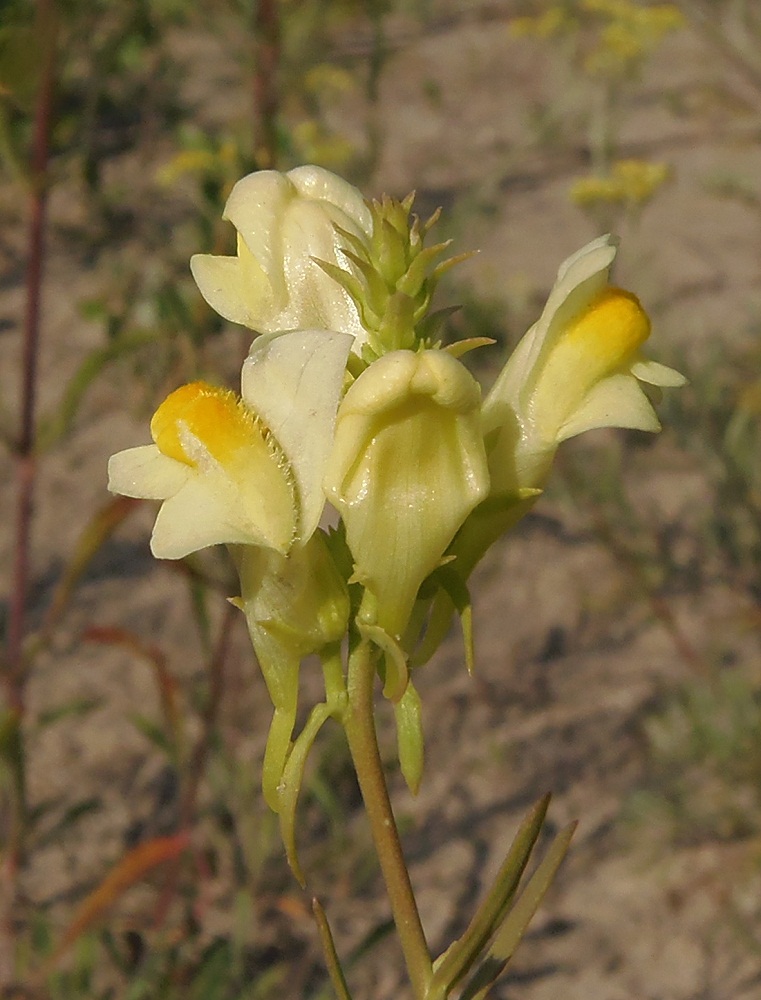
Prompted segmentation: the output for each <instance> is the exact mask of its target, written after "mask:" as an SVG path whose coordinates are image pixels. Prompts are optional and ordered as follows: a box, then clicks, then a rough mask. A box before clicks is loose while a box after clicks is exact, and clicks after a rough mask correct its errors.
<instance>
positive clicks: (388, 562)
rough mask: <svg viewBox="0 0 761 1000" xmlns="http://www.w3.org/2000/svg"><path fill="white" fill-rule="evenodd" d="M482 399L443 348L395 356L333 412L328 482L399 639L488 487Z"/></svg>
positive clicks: (363, 574) (385, 624) (384, 620)
mask: <svg viewBox="0 0 761 1000" xmlns="http://www.w3.org/2000/svg"><path fill="white" fill-rule="evenodd" d="M480 401H481V392H480V388H479V386H478V383H477V382H476V381H475V380H474V379H473V377H472V376H471V375H470V374H469V372H468V371H467V369H466V368H465V367H464V366H463V365H462V364H461V363H460V362H459V361H457V360H456V359H455V358H453V357H452V356H451V355H450V354H448V353H447V352H446V351H442V350H427V351H420V352H414V351H408V350H402V351H393V352H391V353H389V354H386V355H384V356H383V357H381V358H380V359H378V360H377V361H375V362H374V363H373V364H371V365H370V366H369V367H368V368H367V369H366V370H365V371H364V372H363V373H362V374H361V375H360V376H359V378H358V379H357V380H356V382H355V383H354V384H353V385H352V386H351V387H350V389H349V391H348V392H347V394H346V396H345V397H344V400H343V402H342V403H341V406H340V408H339V411H338V417H337V420H336V437H335V444H334V447H333V452H332V456H331V458H330V461H329V465H328V472H327V475H326V479H325V483H326V489H327V493H328V498H329V500H330V501H331V503H332V504H333V505H334V506H335V507H336V508H337V509H338V510H339V511H340V513H341V516H342V518H343V521H344V524H345V526H346V537H347V541H348V544H349V548H350V549H351V552H352V556H353V558H354V564H355V576H356V578H357V579H358V580H359V581H360V582H361V583H362V584H363V585H364V586H365V587H366V588H367V590H368V591H369V592H370V593H371V594H372V595H373V597H374V598H375V601H376V603H377V618H376V622H374V624H376V623H377V624H378V625H380V626H381V628H383V629H385V630H386V632H387V633H388V634H389V635H391V636H393V637H399V635H400V634H401V632H402V630H403V629H404V627H405V625H406V624H407V620H408V618H409V614H410V610H411V608H412V605H413V603H414V601H415V595H416V594H417V591H418V588H419V587H420V584H421V583H422V581H423V580H424V579H425V577H426V576H428V574H429V573H431V572H432V571H433V570H434V569H435V568H436V566H437V565H438V564H439V562H440V560H441V557H442V554H443V553H444V550H445V549H446V547H447V545H448V544H449V543H450V541H451V540H452V537H453V535H454V533H455V532H456V531H457V529H458V528H459V526H460V525H461V524H462V522H463V521H464V520H465V518H466V517H467V516H468V514H469V513H470V512H471V511H472V510H473V508H474V507H475V506H476V504H477V503H479V501H480V500H482V499H483V498H484V497H485V496H486V494H487V493H488V489H489V476H488V472H487V467H486V455H485V452H484V446H483V440H482V437H481V430H480V423H479V407H480Z"/></svg>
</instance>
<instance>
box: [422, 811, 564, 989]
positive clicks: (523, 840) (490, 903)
mask: <svg viewBox="0 0 761 1000" xmlns="http://www.w3.org/2000/svg"><path fill="white" fill-rule="evenodd" d="M549 804H550V796H549V794H548V795H545V796H543V797H542V798H541V799H539V801H538V802H537V803H536V805H534V807H533V808H532V809H531V811H530V812H529V814H528V815H527V816H526V818H525V819H524V820H523V822H522V823H521V825H520V828H519V829H518V832H517V833H516V835H515V837H514V839H513V842H512V844H511V845H510V850H509V851H508V852H507V856H506V858H505V860H504V861H503V862H502V867H501V868H500V870H499V872H498V874H497V877H496V879H495V881H494V885H493V886H492V888H491V889H490V890H489V893H488V895H487V896H486V898H485V899H484V900H483V902H482V903H481V905H480V906H479V907H478V909H477V910H476V912H475V913H474V914H473V918H472V920H471V921H470V924H469V925H468V927H467V929H466V931H465V933H464V934H463V935H462V936H461V937H459V938H458V939H457V940H456V941H455V942H454V943H453V944H451V945H450V946H449V948H447V950H446V951H445V952H444V954H443V955H441V956H440V957H439V959H438V960H437V962H436V963H435V966H434V974H433V979H432V980H431V989H430V996H431V998H432V1000H433V998H438V997H446V996H448V994H449V991H450V990H451V989H452V987H453V986H454V985H455V984H456V983H458V982H459V981H460V980H461V979H462V978H463V977H464V976H465V975H467V973H468V972H469V970H470V969H471V968H472V967H473V966H474V965H475V963H476V962H477V961H478V959H479V957H480V955H481V954H482V952H483V951H484V949H485V948H486V946H487V945H488V944H489V942H490V941H491V939H492V938H493V937H494V935H495V934H496V932H497V930H498V928H499V926H500V923H501V921H502V919H503V918H504V915H505V913H506V912H507V909H508V908H509V906H510V902H511V901H512V899H513V897H514V896H515V893H516V891H517V889H518V883H519V882H520V880H521V877H522V875H523V872H524V870H525V868H526V865H527V864H528V861H529V858H530V857H531V852H532V850H533V849H534V845H535V844H536V841H537V839H538V837H539V834H540V833H541V830H542V824H543V823H544V818H545V816H546V815H547V809H548V807H549Z"/></svg>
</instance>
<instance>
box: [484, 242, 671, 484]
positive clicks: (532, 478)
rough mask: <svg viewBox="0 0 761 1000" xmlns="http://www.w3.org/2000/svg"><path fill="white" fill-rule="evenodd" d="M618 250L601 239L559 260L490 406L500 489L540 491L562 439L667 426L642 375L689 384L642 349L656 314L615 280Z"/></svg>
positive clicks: (488, 424)
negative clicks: (650, 314) (649, 313)
mask: <svg viewBox="0 0 761 1000" xmlns="http://www.w3.org/2000/svg"><path fill="white" fill-rule="evenodd" d="M616 246H617V244H616V241H615V239H614V238H613V237H611V236H602V237H600V238H599V239H597V240H594V241H593V242H591V243H589V244H588V245H587V246H585V247H584V248H583V249H581V250H579V251H578V253H575V254H574V255H573V256H572V257H569V258H568V260H566V261H565V263H564V264H562V265H561V267H560V270H559V271H558V277H557V281H556V282H555V285H554V287H553V289H552V291H551V293H550V296H549V299H548V300H547V305H546V306H545V308H544V311H543V312H542V315H541V317H540V318H539V320H538V322H537V323H536V324H535V325H534V326H533V327H532V328H531V329H530V330H529V331H528V333H527V334H526V335H525V337H524V338H523V340H522V341H521V342H520V343H519V344H518V347H517V348H516V350H515V352H514V353H513V355H512V356H511V357H510V359H509V360H508V362H507V364H506V365H505V367H504V369H503V370H502V372H501V374H500V375H499V377H498V378H497V381H496V383H495V385H494V387H493V388H492V390H491V392H490V393H489V395H488V396H487V398H486V400H485V402H484V407H483V420H484V433H485V434H486V437H487V450H488V452H489V468H490V471H491V476H492V495H495V494H505V493H516V492H518V491H519V490H521V489H526V488H528V489H532V488H536V487H540V486H541V485H542V484H543V482H544V478H545V476H546V473H547V471H548V470H549V466H550V463H551V461H552V457H553V455H554V453H555V450H556V448H557V446H558V445H559V444H560V442H561V441H565V440H566V439H567V438H570V437H573V436H574V435H576V434H581V433H582V432H583V431H587V430H592V429H594V428H597V427H631V428H638V429H640V430H645V431H657V430H660V424H659V422H658V418H657V417H656V415H655V411H654V410H653V407H652V405H651V403H650V401H649V400H648V398H647V396H646V395H645V393H644V392H643V390H642V387H641V385H640V381H641V382H649V383H650V384H651V385H656V386H677V385H682V384H683V383H684V381H685V380H684V378H683V376H682V375H680V374H679V373H678V372H676V371H674V370H673V369H671V368H667V367H665V366H664V365H661V364H658V363H657V362H655V361H650V360H648V359H647V358H645V357H644V355H643V354H642V351H641V348H642V345H643V344H644V342H645V341H646V340H647V338H648V336H649V335H650V320H649V319H648V317H647V314H646V313H645V311H644V309H643V308H642V306H641V305H640V303H639V301H638V300H637V298H636V297H635V296H634V295H632V294H631V293H630V292H626V291H624V290H622V289H619V288H615V287H613V286H611V285H610V284H609V275H610V268H611V265H612V264H613V260H614V258H615V255H616Z"/></svg>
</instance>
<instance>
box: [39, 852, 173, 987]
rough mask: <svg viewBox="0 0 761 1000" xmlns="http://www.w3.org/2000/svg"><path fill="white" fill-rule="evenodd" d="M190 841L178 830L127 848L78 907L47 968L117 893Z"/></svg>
mask: <svg viewBox="0 0 761 1000" xmlns="http://www.w3.org/2000/svg"><path fill="white" fill-rule="evenodd" d="M189 842H190V838H189V836H188V834H187V833H177V834H174V835H173V836H171V837H156V838H155V839H153V840H148V841H146V842H145V843H143V844H138V846H137V847H135V848H133V849H132V850H131V851H128V852H127V854H125V855H124V857H123V858H122V859H121V861H119V862H117V864H116V865H115V866H114V868H112V869H111V871H110V872H109V873H108V875H106V877H105V878H104V879H103V881H102V882H101V883H100V885H99V886H98V887H97V888H96V889H94V890H93V892H91V893H90V895H89V896H88V897H87V898H86V899H85V900H84V902H83V903H82V905H81V906H80V907H79V910H78V911H77V912H76V913H75V915H74V918H73V920H72V921H71V923H70V924H69V926H68V927H67V928H66V930H65V932H64V934H63V937H62V938H61V940H60V942H59V943H58V946H57V947H56V949H55V951H54V952H53V956H52V958H51V959H50V960H49V962H48V965H47V970H46V971H49V969H50V968H51V967H52V966H54V965H55V964H56V963H57V962H58V961H59V959H60V958H61V956H62V955H63V954H64V953H65V952H66V951H67V949H68V948H70V947H71V945H72V944H74V942H75V941H76V940H77V938H78V937H79V936H80V935H81V934H83V933H84V932H85V931H87V930H89V929H90V928H91V927H92V926H93V924H95V923H97V921H98V920H100V918H101V917H103V916H104V914H105V913H106V912H107V911H108V910H109V909H110V908H111V907H112V906H113V905H114V903H115V902H116V901H117V900H118V899H119V897H120V896H122V895H123V894H124V893H125V892H126V891H127V890H128V889H130V888H132V886H133V885H136V884H137V883H138V882H140V881H142V879H143V878H145V876H146V875H147V874H148V872H150V871H151V870H152V869H154V868H156V867H158V865H161V864H163V863H164V862H166V861H171V860H173V859H174V858H177V857H179V856H180V855H181V854H182V852H183V851H184V850H185V849H186V848H187V846H188V844H189Z"/></svg>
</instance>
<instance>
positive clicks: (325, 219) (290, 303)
mask: <svg viewBox="0 0 761 1000" xmlns="http://www.w3.org/2000/svg"><path fill="white" fill-rule="evenodd" d="M224 218H225V219H228V220H229V221H230V222H232V223H233V225H234V226H235V228H236V229H237V231H238V252H237V256H235V257H217V256H213V255H211V254H196V255H195V256H194V257H193V258H192V259H191V261H190V267H191V270H192V272H193V277H194V278H195V280H196V283H197V285H198V287H199V289H200V291H201V294H202V295H203V297H204V298H205V299H206V301H207V302H208V303H209V305H210V306H211V307H212V308H213V309H215V310H216V311H217V312H218V313H219V314H220V315H221V316H224V317H225V319H229V320H231V321H232V322H233V323H240V324H242V325H243V326H247V327H249V328H250V329H252V330H256V331H257V332H258V333H274V332H280V331H283V330H307V329H309V330H315V329H324V330H334V331H336V332H340V333H350V334H352V336H354V337H356V338H357V339H358V343H361V342H362V341H363V339H364V331H363V329H362V324H361V321H360V318H359V315H358V313H357V308H356V306H355V304H354V302H353V301H352V299H351V296H350V295H349V294H348V292H346V291H345V289H343V288H342V287H341V286H340V285H339V284H337V283H336V282H335V281H334V280H333V279H332V278H330V277H329V276H328V275H327V274H326V273H325V271H324V270H323V269H322V267H321V266H320V265H319V264H317V263H315V258H317V259H318V260H320V261H325V262H327V263H329V264H334V265H337V266H339V267H341V268H343V269H345V270H348V271H350V272H351V273H354V270H353V269H354V265H353V264H352V262H351V261H350V260H349V259H348V257H346V256H345V255H344V253H343V250H342V248H343V247H344V246H345V243H346V240H345V237H344V236H342V235H341V234H340V233H339V232H338V231H337V229H336V226H338V227H340V229H342V230H344V231H345V232H348V233H351V234H352V236H354V237H355V238H356V239H359V240H360V241H362V242H365V241H367V240H368V239H369V235H370V231H371V226H372V222H371V217H370V210H369V209H368V207H367V205H366V204H365V202H364V199H363V197H362V195H361V194H360V192H359V191H358V190H357V189H356V188H355V187H353V186H352V185H351V184H349V183H348V182H347V181H345V180H343V179H342V178H340V177H338V176H336V175H335V174H332V173H330V172H329V171H328V170H324V169H323V168H322V167H315V166H305V167H297V168H296V169H295V170H290V171H289V172H288V173H287V174H281V173H278V172H277V171H275V170H263V171H259V172H257V173H253V174H249V175H248V176H247V177H244V178H243V179H242V180H240V181H238V183H237V184H236V185H235V187H234V188H233V190H232V192H231V193H230V197H229V198H228V200H227V204H226V206H225V211H224Z"/></svg>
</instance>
